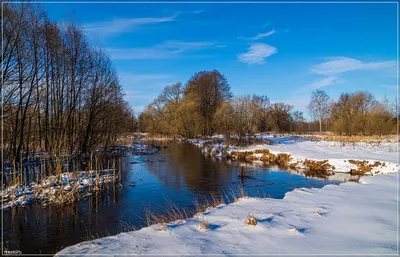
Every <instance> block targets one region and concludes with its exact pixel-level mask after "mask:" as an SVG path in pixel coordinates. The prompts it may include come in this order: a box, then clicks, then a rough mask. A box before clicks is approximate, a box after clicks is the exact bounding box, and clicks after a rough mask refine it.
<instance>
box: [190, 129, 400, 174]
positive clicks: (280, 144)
mask: <svg viewBox="0 0 400 257" xmlns="http://www.w3.org/2000/svg"><path fill="white" fill-rule="evenodd" d="M263 139H264V140H268V141H269V142H272V144H271V145H269V144H259V145H251V146H246V147H235V146H231V145H228V146H226V145H223V144H222V143H218V144H215V143H214V144H212V143H211V142H212V140H189V142H190V143H192V144H194V145H196V146H198V147H201V148H203V151H204V152H207V153H211V154H212V155H214V156H216V157H221V156H223V152H226V153H230V152H232V151H236V152H240V151H248V152H254V151H255V150H265V149H267V150H269V151H270V152H271V153H273V154H275V155H276V154H279V153H287V154H290V155H291V157H292V160H291V161H290V163H296V162H300V163H299V164H298V168H304V166H303V165H302V162H304V160H305V159H309V160H316V161H321V160H327V161H328V163H329V164H331V165H333V166H334V169H333V170H332V171H334V172H338V173H340V172H344V173H348V172H350V170H351V169H357V168H358V167H357V165H355V164H351V163H350V162H349V160H362V161H364V160H365V161H368V164H371V165H372V164H374V163H375V162H377V161H381V162H384V163H382V165H378V166H377V167H374V168H373V169H372V170H371V172H369V173H368V174H369V175H377V174H382V173H394V172H397V171H398V169H399V165H398V142H382V143H378V142H372V143H364V142H358V143H342V142H328V141H315V140H308V139H306V138H304V137H291V136H287V137H263ZM205 143H208V146H207V148H206V149H205V148H204V147H205ZM253 156H255V157H258V158H260V157H261V156H262V154H254V155H253Z"/></svg>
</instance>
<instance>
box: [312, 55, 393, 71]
mask: <svg viewBox="0 0 400 257" xmlns="http://www.w3.org/2000/svg"><path fill="white" fill-rule="evenodd" d="M393 66H396V61H380V62H362V61H360V60H357V59H353V58H349V57H341V56H340V57H331V58H329V61H327V62H324V63H321V64H318V65H316V66H314V67H313V68H312V69H311V72H313V73H317V74H322V75H333V74H338V73H343V72H347V71H354V70H377V69H383V68H389V67H393Z"/></svg>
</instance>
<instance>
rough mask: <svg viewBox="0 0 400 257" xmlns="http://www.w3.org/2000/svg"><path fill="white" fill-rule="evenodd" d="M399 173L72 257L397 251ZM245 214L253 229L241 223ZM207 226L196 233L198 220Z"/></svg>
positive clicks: (120, 238)
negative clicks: (252, 220) (251, 218)
mask: <svg viewBox="0 0 400 257" xmlns="http://www.w3.org/2000/svg"><path fill="white" fill-rule="evenodd" d="M397 180H398V176H397V174H390V175H380V176H374V177H363V178H362V179H361V182H362V184H357V183H354V182H349V183H344V184H340V185H339V186H336V185H328V186H325V187H323V188H322V189H298V190H295V191H292V192H289V193H287V194H286V196H285V198H284V199H271V198H264V199H261V198H249V199H243V198H242V199H240V200H239V202H237V203H232V204H229V205H221V206H219V207H216V208H210V209H209V211H206V212H204V213H201V214H197V215H196V216H195V217H194V218H191V219H188V220H182V221H177V222H172V223H168V224H167V230H166V231H163V229H162V225H161V224H156V225H152V226H151V227H147V228H143V229H141V230H138V231H134V232H128V233H121V234H118V235H116V236H110V237H105V238H100V239H97V240H93V241H88V242H83V243H80V244H77V245H74V246H70V247H67V248H65V249H64V250H62V251H60V252H59V253H58V255H59V256H63V255H66V254H73V255H74V256H77V255H78V256H79V255H85V254H94V255H95V254H100V253H101V254H224V255H227V254H251V253H253V254H255V253H258V254H273V253H276V254H278V253H279V254H282V253H286V254H396V253H397V249H398V248H397V228H398V223H397V204H398V200H397ZM249 213H251V214H253V215H254V217H255V218H256V220H257V225H255V226H252V225H246V224H245V220H246V217H247V215H248V214H249ZM202 219H203V220H205V221H206V222H207V223H208V224H209V228H208V229H206V230H204V229H199V226H200V223H201V220H202Z"/></svg>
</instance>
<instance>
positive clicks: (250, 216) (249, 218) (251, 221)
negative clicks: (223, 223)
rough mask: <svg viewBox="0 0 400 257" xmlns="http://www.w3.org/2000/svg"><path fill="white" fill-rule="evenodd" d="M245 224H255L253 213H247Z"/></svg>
mask: <svg viewBox="0 0 400 257" xmlns="http://www.w3.org/2000/svg"><path fill="white" fill-rule="evenodd" d="M245 224H246V225H252V226H255V225H257V219H256V218H255V217H254V215H253V214H251V213H249V214H247V217H246V220H245Z"/></svg>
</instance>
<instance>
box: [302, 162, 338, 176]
mask: <svg viewBox="0 0 400 257" xmlns="http://www.w3.org/2000/svg"><path fill="white" fill-rule="evenodd" d="M303 164H304V166H305V171H304V174H305V175H306V176H311V177H320V178H326V177H327V176H329V175H330V174H331V173H330V171H331V170H333V169H335V167H334V166H332V165H331V164H329V163H328V160H323V161H315V160H308V159H305V160H304V162H303Z"/></svg>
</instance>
